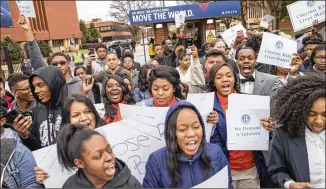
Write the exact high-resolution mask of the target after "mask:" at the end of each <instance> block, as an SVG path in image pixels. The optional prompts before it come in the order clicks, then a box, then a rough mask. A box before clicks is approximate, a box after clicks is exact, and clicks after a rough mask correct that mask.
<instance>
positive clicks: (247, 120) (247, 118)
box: [241, 114, 250, 124]
mask: <svg viewBox="0 0 326 189" xmlns="http://www.w3.org/2000/svg"><path fill="white" fill-rule="evenodd" d="M241 120H242V123H244V124H248V123H249V122H250V116H249V115H248V114H245V115H243V116H242V118H241Z"/></svg>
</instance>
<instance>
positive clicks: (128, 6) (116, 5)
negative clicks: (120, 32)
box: [108, 0, 154, 37]
mask: <svg viewBox="0 0 326 189" xmlns="http://www.w3.org/2000/svg"><path fill="white" fill-rule="evenodd" d="M153 6H154V4H153V2H152V1H150V0H147V1H145V0H141V1H112V3H111V5H110V10H109V11H108V12H109V13H110V16H111V17H113V18H115V19H116V20H117V21H118V22H120V23H124V24H126V26H127V27H128V29H129V31H130V32H131V34H132V36H134V37H136V36H137V33H138V31H139V30H140V27H139V26H137V25H131V24H130V18H129V12H130V11H131V10H138V9H144V8H151V7H153Z"/></svg>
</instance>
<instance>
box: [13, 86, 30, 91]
mask: <svg viewBox="0 0 326 189" xmlns="http://www.w3.org/2000/svg"><path fill="white" fill-rule="evenodd" d="M15 90H16V91H19V90H21V91H31V88H30V87H26V88H25V89H15Z"/></svg>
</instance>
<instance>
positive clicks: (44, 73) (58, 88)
mask: <svg viewBox="0 0 326 189" xmlns="http://www.w3.org/2000/svg"><path fill="white" fill-rule="evenodd" d="M35 76H38V77H41V78H43V79H44V81H45V82H46V83H47V85H48V86H49V88H50V90H51V100H50V102H48V103H42V102H41V101H40V100H39V98H38V96H37V94H36V93H35V88H34V87H33V85H32V81H33V78H34V77H35ZM29 84H30V86H31V90H32V93H33V96H34V98H35V100H36V101H37V102H38V104H37V105H36V107H35V108H34V110H33V115H32V120H33V125H32V127H31V128H30V130H29V136H28V138H27V139H22V141H23V143H24V144H25V145H26V146H27V147H28V148H29V149H30V150H37V149H40V148H42V147H46V146H49V145H51V144H54V143H56V141H57V140H56V138H57V133H58V132H59V130H60V127H61V125H62V106H63V99H64V98H65V97H66V96H67V85H66V81H65V77H64V76H63V74H62V72H61V71H60V69H59V68H57V67H55V66H45V67H42V68H40V69H38V70H36V71H35V72H33V74H32V75H31V76H30V77H29Z"/></svg>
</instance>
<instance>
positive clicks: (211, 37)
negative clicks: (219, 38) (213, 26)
mask: <svg viewBox="0 0 326 189" xmlns="http://www.w3.org/2000/svg"><path fill="white" fill-rule="evenodd" d="M215 38H216V37H215V30H206V43H210V42H212V41H213V40H214V39H215Z"/></svg>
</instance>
